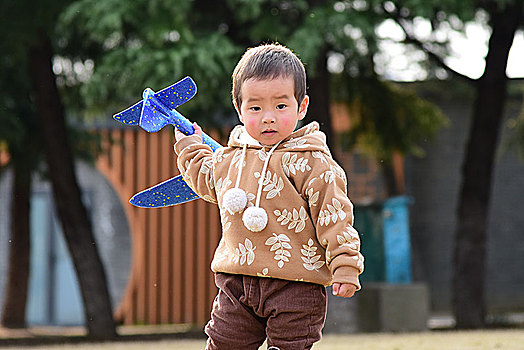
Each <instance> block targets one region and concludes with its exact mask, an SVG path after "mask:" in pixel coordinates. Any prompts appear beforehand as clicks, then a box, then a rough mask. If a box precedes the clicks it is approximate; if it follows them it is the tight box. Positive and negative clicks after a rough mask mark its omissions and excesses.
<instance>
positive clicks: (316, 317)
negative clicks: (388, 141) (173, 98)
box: [175, 44, 364, 350]
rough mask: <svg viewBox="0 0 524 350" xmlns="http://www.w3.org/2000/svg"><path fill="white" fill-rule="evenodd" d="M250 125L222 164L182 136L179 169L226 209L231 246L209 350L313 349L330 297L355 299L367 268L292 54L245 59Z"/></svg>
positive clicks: (218, 254) (255, 53)
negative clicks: (329, 289) (310, 117)
mask: <svg viewBox="0 0 524 350" xmlns="http://www.w3.org/2000/svg"><path fill="white" fill-rule="evenodd" d="M232 95H233V104H234V106H235V109H236V111H237V113H238V116H239V118H240V121H241V122H242V123H243V125H238V126H236V127H235V128H234V129H233V131H232V132H231V135H230V137H229V142H228V145H227V147H222V148H219V149H218V150H216V152H215V153H213V152H212V151H211V149H210V148H209V147H208V146H207V145H205V144H203V143H202V136H201V135H202V129H201V128H200V127H199V126H198V125H196V124H194V126H195V130H196V133H195V134H194V135H191V136H184V135H183V134H182V133H181V132H180V131H178V130H176V131H175V133H176V139H177V142H176V144H175V151H176V153H177V155H178V167H179V169H180V172H181V173H182V174H183V177H184V179H185V180H186V182H187V183H188V185H189V186H191V188H192V189H193V190H194V191H195V192H196V193H197V194H198V195H199V196H200V197H202V198H203V199H205V200H207V201H209V202H213V203H217V204H218V206H219V208H220V214H221V221H222V230H223V234H222V238H221V240H220V243H219V245H218V247H217V249H216V251H215V255H214V258H213V262H212V264H211V269H212V270H213V271H214V272H215V281H216V285H217V287H218V288H219V292H218V295H217V297H216V298H215V302H214V305H213V311H212V313H211V320H210V321H209V323H208V324H207V326H206V329H205V330H206V334H207V335H208V337H209V338H208V341H207V347H206V349H225V350H233V349H239V350H240V349H241V350H247V349H254V350H256V349H258V348H259V346H260V345H261V344H262V343H263V342H264V340H265V339H266V338H267V343H268V347H269V349H282V350H284V349H293V350H297V349H310V348H311V347H312V346H313V344H314V343H315V342H317V341H318V340H320V338H321V331H322V327H323V326H324V321H325V315H326V302H327V298H326V289H325V287H326V286H329V285H331V284H333V294H334V295H337V296H341V297H351V296H353V294H354V293H355V291H357V290H358V289H360V284H359V279H358V276H359V274H361V273H362V271H363V261H364V258H363V256H362V255H361V254H360V252H359V250H360V240H359V235H358V233H357V231H356V230H355V229H354V228H353V205H352V204H351V202H350V200H349V198H348V197H347V182H346V176H345V173H344V171H343V170H342V168H341V167H340V166H339V165H338V164H337V163H336V162H335V161H334V160H333V158H332V157H331V154H330V151H329V149H328V147H327V145H326V137H325V135H324V134H323V133H322V132H321V131H319V125H318V123H317V122H312V123H310V124H308V125H306V126H304V127H302V128H300V129H299V130H297V131H295V127H296V125H297V122H298V121H299V120H301V119H303V118H304V117H305V115H306V111H307V107H308V103H309V97H308V96H307V95H306V73H305V69H304V66H303V65H302V63H301V61H300V60H299V59H298V57H296V56H295V55H294V54H293V53H292V52H291V51H290V50H289V49H288V48H286V47H284V46H281V45H276V44H271V45H262V46H258V47H255V48H251V49H249V50H247V51H246V53H245V54H244V55H243V56H242V58H241V60H240V61H239V62H238V64H237V66H236V68H235V70H234V72H233V91H232Z"/></svg>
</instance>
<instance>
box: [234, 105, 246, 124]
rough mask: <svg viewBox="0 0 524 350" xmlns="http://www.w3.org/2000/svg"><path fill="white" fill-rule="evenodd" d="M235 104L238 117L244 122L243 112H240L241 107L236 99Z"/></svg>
mask: <svg viewBox="0 0 524 350" xmlns="http://www.w3.org/2000/svg"><path fill="white" fill-rule="evenodd" d="M233 106H235V110H236V111H237V114H238V119H240V121H241V122H242V123H244V118H242V114H241V113H240V108H239V106H238V104H237V101H236V100H233Z"/></svg>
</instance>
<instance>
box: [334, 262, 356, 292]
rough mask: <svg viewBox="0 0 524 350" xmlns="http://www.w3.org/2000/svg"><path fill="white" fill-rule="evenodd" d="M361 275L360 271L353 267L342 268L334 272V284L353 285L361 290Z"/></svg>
mask: <svg viewBox="0 0 524 350" xmlns="http://www.w3.org/2000/svg"><path fill="white" fill-rule="evenodd" d="M359 275H360V271H359V270H358V269H357V268H354V267H353V266H340V267H338V268H337V269H336V270H335V271H334V272H333V283H351V284H354V285H355V286H357V290H360V289H361V286H360V281H359V278H358V276H359Z"/></svg>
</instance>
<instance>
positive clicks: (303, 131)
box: [227, 122, 331, 156]
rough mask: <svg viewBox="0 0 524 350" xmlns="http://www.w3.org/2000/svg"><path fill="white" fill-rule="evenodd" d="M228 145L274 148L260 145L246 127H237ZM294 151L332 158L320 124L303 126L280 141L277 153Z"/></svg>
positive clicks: (312, 123)
mask: <svg viewBox="0 0 524 350" xmlns="http://www.w3.org/2000/svg"><path fill="white" fill-rule="evenodd" d="M227 145H228V146H229V147H235V148H242V147H243V146H244V145H247V147H248V148H267V147H269V148H271V147H272V146H273V145H271V146H267V145H266V146H264V145H262V144H260V142H258V141H257V140H255V139H254V138H253V137H251V136H250V135H249V134H248V133H247V131H246V128H245V127H244V125H237V126H236V127H235V128H234V129H233V131H231V135H230V137H229V141H228V143H227ZM293 150H297V151H320V152H323V153H325V154H327V155H329V156H331V153H330V152H329V149H328V147H327V145H326V135H325V134H324V133H323V132H322V131H320V126H319V124H318V122H311V123H309V124H307V125H305V126H303V127H302V128H300V129H298V130H296V131H295V132H293V133H292V134H291V135H289V136H288V137H286V138H285V139H284V140H282V141H280V143H279V144H278V146H277V147H276V149H275V152H289V151H293Z"/></svg>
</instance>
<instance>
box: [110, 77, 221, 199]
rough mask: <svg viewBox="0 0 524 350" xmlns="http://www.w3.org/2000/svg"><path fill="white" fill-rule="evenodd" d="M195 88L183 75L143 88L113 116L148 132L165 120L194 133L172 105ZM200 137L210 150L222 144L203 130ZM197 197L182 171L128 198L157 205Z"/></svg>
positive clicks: (181, 100)
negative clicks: (154, 87)
mask: <svg viewBox="0 0 524 350" xmlns="http://www.w3.org/2000/svg"><path fill="white" fill-rule="evenodd" d="M196 92H197V87H196V84H195V82H194V81H193V79H191V78H190V77H185V78H184V79H182V80H180V81H178V82H176V83H174V84H173V85H171V86H168V87H166V88H165V89H163V90H161V91H159V92H156V93H155V92H154V91H153V90H151V89H150V88H146V89H145V90H144V92H143V94H142V97H143V100H142V101H139V102H137V103H135V104H134V105H132V106H131V107H129V108H128V109H126V110H124V111H122V112H120V113H117V114H115V115H114V116H113V118H114V119H116V120H117V121H119V122H121V123H123V124H125V125H132V126H135V125H138V126H140V127H141V128H142V129H144V130H146V131H148V132H157V131H159V130H160V129H162V128H163V127H164V126H166V125H167V124H171V125H174V126H175V127H176V128H177V129H179V130H180V131H182V132H183V133H184V134H185V135H192V134H194V133H195V129H194V128H193V125H192V124H191V122H190V121H189V120H187V119H186V118H185V117H184V116H183V115H182V114H180V113H179V112H177V111H176V110H175V108H177V107H178V106H180V105H181V104H183V103H185V102H186V101H188V100H190V99H191V98H193V96H195V95H196ZM202 141H203V142H204V143H205V144H207V145H209V147H211V149H212V150H213V151H215V150H216V149H217V148H219V147H221V145H220V144H219V143H218V142H216V141H215V140H213V139H212V138H211V137H209V136H208V135H206V134H205V133H203V134H202ZM197 198H199V197H198V195H197V194H196V193H195V192H193V190H192V189H191V188H190V187H189V186H188V185H187V184H186V182H185V181H184V179H183V178H182V175H178V176H175V177H173V178H171V179H169V180H166V181H164V182H162V183H160V184H158V185H156V186H153V187H151V188H148V189H146V190H144V191H142V192H139V193H137V194H135V195H134V196H133V197H132V198H131V199H130V200H129V202H130V203H131V204H133V205H135V206H137V207H143V208H158V207H167V206H170V205H176V204H180V203H185V202H189V201H191V200H193V199H197Z"/></svg>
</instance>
